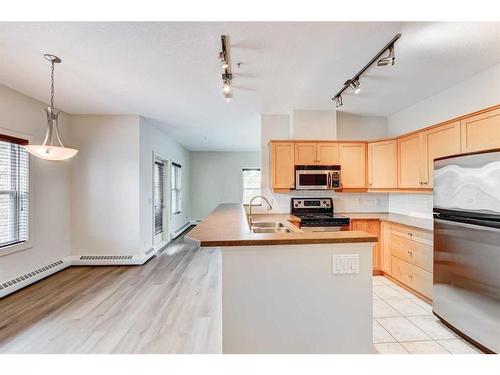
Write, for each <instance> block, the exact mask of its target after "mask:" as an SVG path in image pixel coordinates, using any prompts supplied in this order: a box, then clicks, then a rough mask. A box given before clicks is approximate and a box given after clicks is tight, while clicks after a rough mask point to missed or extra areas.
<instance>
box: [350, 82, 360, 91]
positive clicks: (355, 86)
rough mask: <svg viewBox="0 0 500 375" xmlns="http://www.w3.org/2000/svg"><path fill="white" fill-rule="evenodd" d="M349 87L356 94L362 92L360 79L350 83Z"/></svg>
mask: <svg viewBox="0 0 500 375" xmlns="http://www.w3.org/2000/svg"><path fill="white" fill-rule="evenodd" d="M349 87H350V88H351V89H352V91H353V92H354V93H355V94H359V92H360V91H361V83H359V80H358V79H354V80H351V81H349Z"/></svg>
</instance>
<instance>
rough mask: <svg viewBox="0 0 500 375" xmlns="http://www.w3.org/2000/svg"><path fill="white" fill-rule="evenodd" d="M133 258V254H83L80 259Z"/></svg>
mask: <svg viewBox="0 0 500 375" xmlns="http://www.w3.org/2000/svg"><path fill="white" fill-rule="evenodd" d="M132 258H133V255H82V256H81V257H80V260H126V259H132Z"/></svg>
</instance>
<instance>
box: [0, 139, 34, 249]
mask: <svg viewBox="0 0 500 375" xmlns="http://www.w3.org/2000/svg"><path fill="white" fill-rule="evenodd" d="M23 144H27V141H25V140H22V139H19V138H14V137H10V136H5V135H0V248H2V247H5V246H10V245H14V244H17V243H21V242H24V241H27V240H28V218H29V216H28V209H29V156H28V152H27V151H26V150H25V149H24V147H22V145H23Z"/></svg>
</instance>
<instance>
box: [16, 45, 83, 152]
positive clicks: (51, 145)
mask: <svg viewBox="0 0 500 375" xmlns="http://www.w3.org/2000/svg"><path fill="white" fill-rule="evenodd" d="M44 57H45V58H46V59H47V60H48V61H49V62H50V63H51V66H52V70H51V92H50V94H51V96H50V106H49V107H47V108H45V112H46V113H47V133H46V134H45V139H44V141H43V144H41V145H26V146H24V148H26V150H28V152H29V153H30V154H32V155H34V156H36V157H38V158H40V159H45V160H65V159H69V158H72V157H73V156H75V155H76V153H77V152H78V150H76V149H74V148H68V147H64V145H63V143H62V141H61V137H60V136H59V128H58V116H59V113H60V112H58V111H56V109H55V108H54V64H55V63H60V62H61V59H60V58H59V57H57V56H54V55H48V54H47V55H44Z"/></svg>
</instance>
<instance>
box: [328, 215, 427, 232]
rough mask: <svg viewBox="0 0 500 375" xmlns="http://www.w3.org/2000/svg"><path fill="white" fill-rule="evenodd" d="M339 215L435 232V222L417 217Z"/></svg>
mask: <svg viewBox="0 0 500 375" xmlns="http://www.w3.org/2000/svg"><path fill="white" fill-rule="evenodd" d="M338 214H339V215H342V216H346V217H348V218H350V219H353V220H355V219H368V220H370V219H376V220H377V219H378V220H380V221H387V222H390V223H395V224H402V225H406V226H409V227H414V228H418V229H425V230H429V231H432V230H433V220H432V219H426V218H421V217H416V216H408V215H401V214H394V213H390V212H338Z"/></svg>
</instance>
